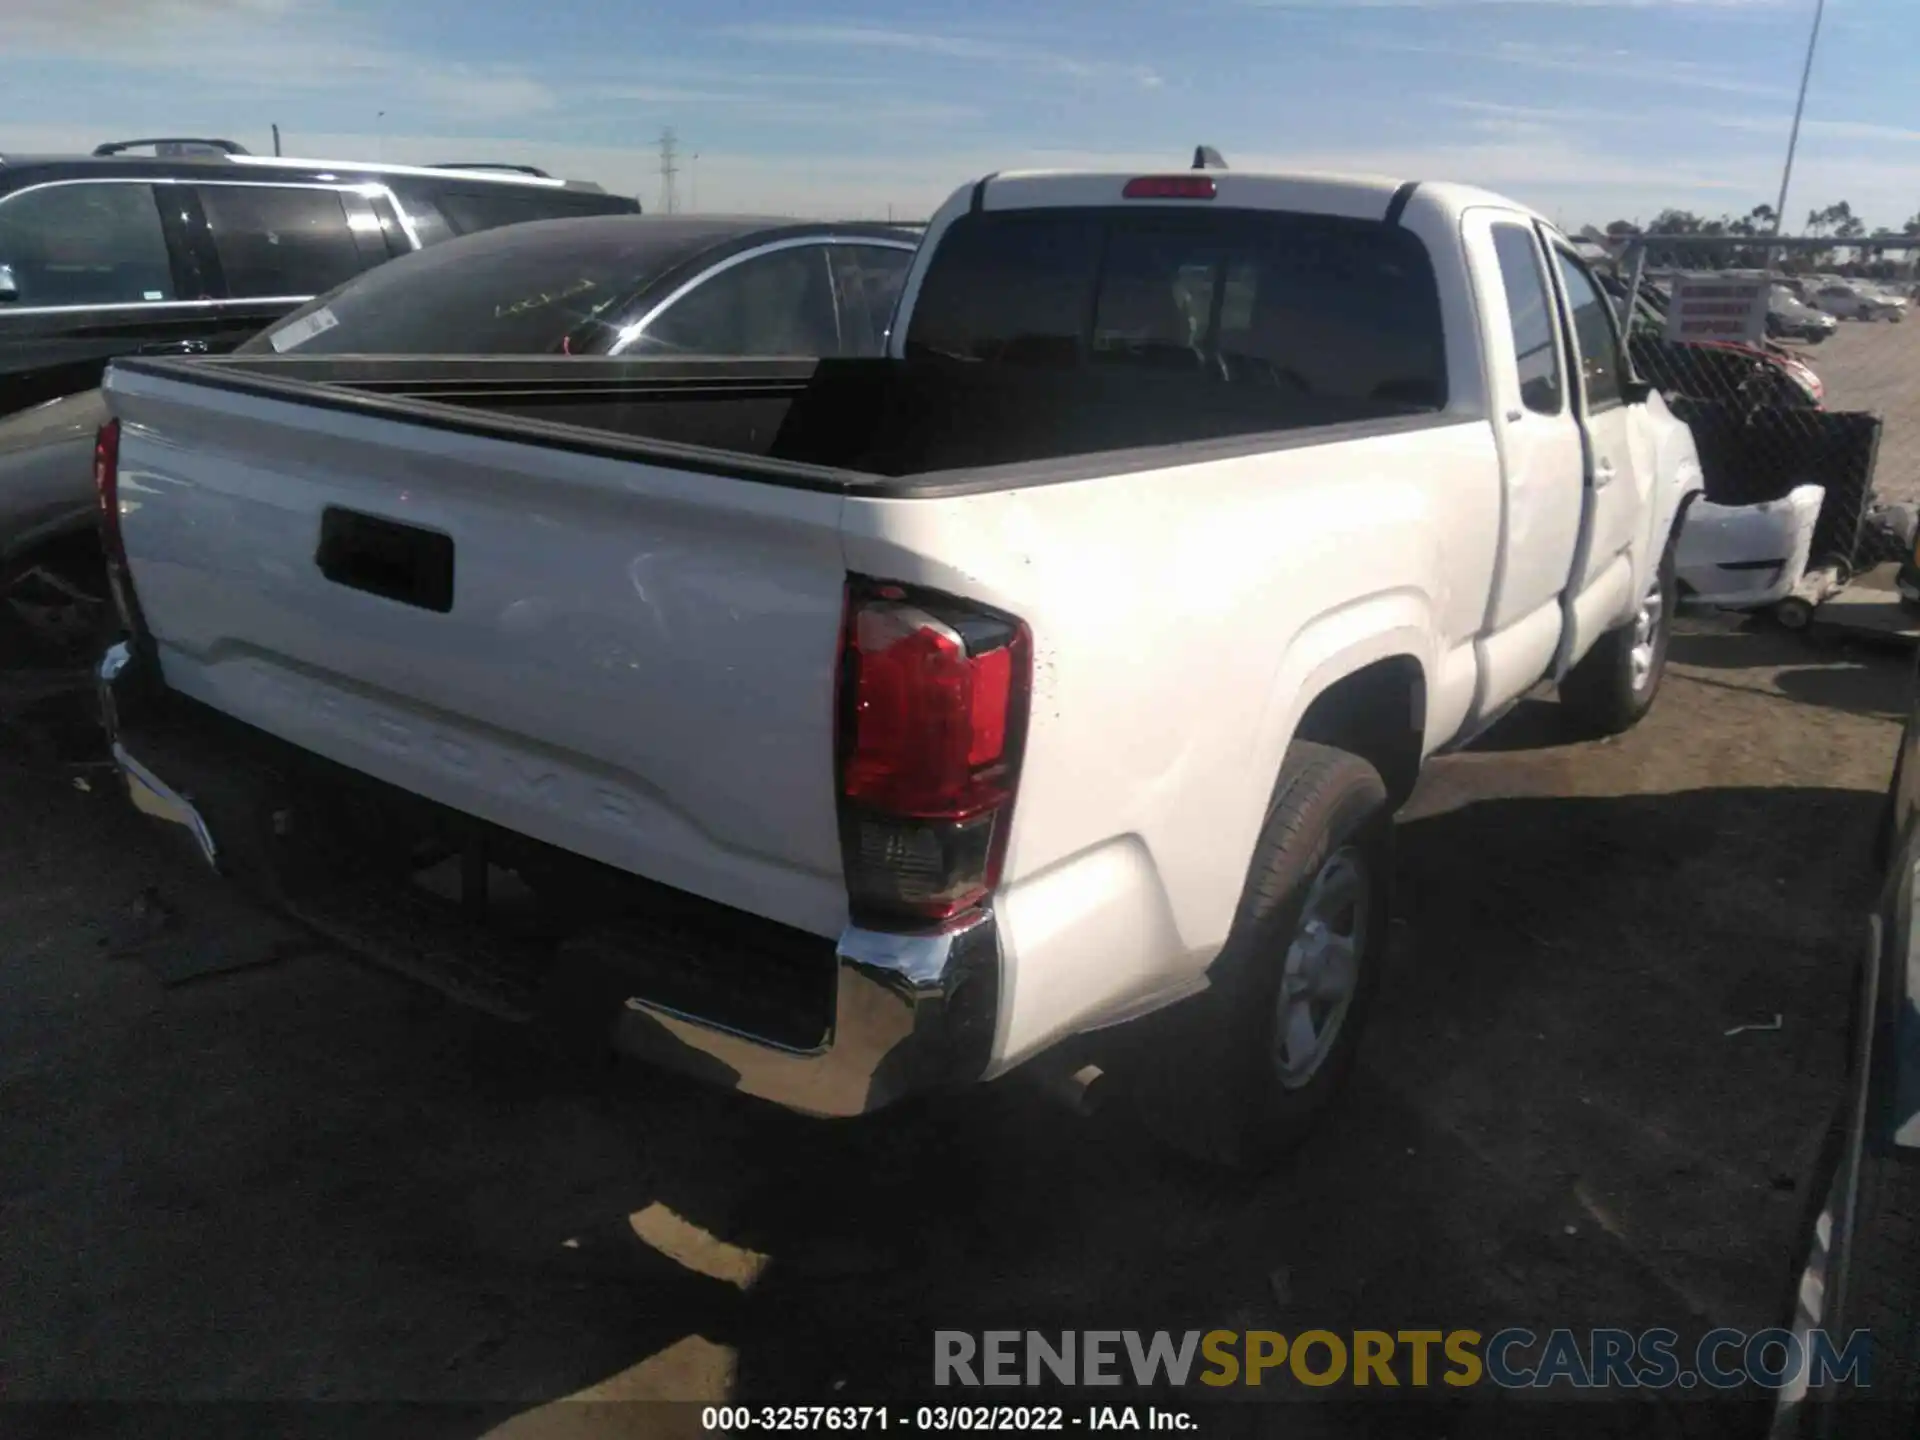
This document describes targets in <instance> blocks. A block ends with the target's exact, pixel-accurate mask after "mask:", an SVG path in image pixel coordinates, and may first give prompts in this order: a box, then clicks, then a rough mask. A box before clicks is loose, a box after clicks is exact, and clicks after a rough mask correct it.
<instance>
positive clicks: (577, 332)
mask: <svg viewBox="0 0 1920 1440" xmlns="http://www.w3.org/2000/svg"><path fill="white" fill-rule="evenodd" d="M717 238H720V237H719V236H718V235H717V234H715V233H708V232H701V231H695V230H683V229H680V228H677V227H676V228H669V227H656V226H651V225H649V224H647V223H646V222H645V220H643V219H642V218H641V217H639V216H634V217H629V218H624V219H607V220H597V219H590V220H583V221H552V222H548V223H545V224H532V225H525V226H508V227H502V228H499V229H494V230H488V231H485V232H483V233H482V234H479V235H472V236H468V237H465V238H463V239H457V240H449V241H447V242H446V243H444V244H441V245H435V246H431V247H430V248H428V249H426V250H422V251H419V252H418V253H416V254H413V255H408V256H406V257H404V258H402V259H399V260H393V261H389V262H388V263H387V264H385V265H381V266H378V267H377V268H375V269H373V270H370V271H368V272H367V273H366V274H364V275H362V276H361V277H360V278H359V279H358V280H356V281H354V282H352V283H351V284H348V285H344V286H342V287H341V288H339V289H337V290H335V291H334V292H333V293H331V294H329V295H323V296H322V297H320V299H318V300H315V301H313V302H312V303H311V304H308V305H305V306H303V307H301V308H300V309H298V310H296V311H294V312H293V313H292V314H291V315H289V316H288V317H287V318H286V319H284V320H282V321H281V322H280V323H279V324H277V325H274V326H273V327H271V328H270V329H268V330H266V331H263V332H262V333H261V334H259V335H257V336H255V337H254V338H253V339H252V340H249V341H248V342H247V343H246V344H245V345H243V346H242V347H241V348H240V353H242V354H259V353H273V352H275V351H280V352H293V353H298V354H301V355H547V354H554V353H557V352H561V351H562V350H563V349H568V350H570V351H571V352H572V353H576V354H591V353H597V351H598V350H599V349H600V348H602V347H603V346H604V344H606V343H608V342H610V341H611V339H612V336H613V334H614V333H615V332H617V329H618V325H617V322H618V319H619V318H620V317H621V316H623V315H625V314H626V312H627V310H628V308H629V302H631V301H632V300H633V299H634V298H635V297H636V295H637V294H638V293H639V292H640V290H641V289H643V288H644V287H645V286H646V285H647V284H648V283H649V282H651V281H653V280H655V279H657V278H658V277H660V276H661V275H663V274H665V273H666V272H668V271H670V270H672V269H673V267H675V266H676V265H679V264H680V263H681V262H682V261H684V260H686V259H689V258H691V256H693V255H696V254H698V253H700V252H701V251H702V250H704V249H706V248H708V247H710V246H711V245H713V244H714V243H716V240H717Z"/></svg>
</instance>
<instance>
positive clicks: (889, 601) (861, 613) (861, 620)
mask: <svg viewBox="0 0 1920 1440" xmlns="http://www.w3.org/2000/svg"><path fill="white" fill-rule="evenodd" d="M1031 673H1032V641H1031V637H1030V636H1029V634H1028V631H1027V627H1026V626H1025V625H1023V624H1021V623H1020V622H1019V621H1017V620H1011V619H1007V618H1005V617H1003V616H999V615H993V614H990V613H987V612H985V611H980V610H977V609H974V608H972V607H970V606H968V605H966V604H965V603H964V602H961V601H957V600H953V599H950V598H948V597H946V596H939V595H927V594H915V595H912V596H909V595H908V593H907V592H906V591H905V590H904V589H902V588H901V587H899V586H895V585H875V584H871V583H868V582H865V581H855V582H853V583H852V584H851V585H850V586H849V587H848V592H847V618H846V626H845V630H844V633H843V636H842V643H841V672H840V686H841V689H840V719H839V760H840V817H841V846H842V852H843V860H844V862H845V867H846V875H847V890H848V895H849V898H850V899H851V901H852V902H853V905H854V908H855V909H856V910H857V911H864V912H878V913H880V914H882V915H886V916H897V917H903V918H911V919H915V920H922V921H924V920H933V921H939V920H945V919H948V918H950V917H951V916H953V915H955V914H957V913H959V912H960V911H962V910H965V909H967V908H968V907H970V906H973V905H976V904H978V903H979V902H980V901H981V900H983V899H984V898H986V896H987V894H988V893H989V892H990V891H991V890H992V889H993V887H994V885H995V884H996V883H997V882H998V880H999V872H1000V863H1001V858H1002V856H1003V854H1004V852H1005V849H1006V838H1007V822H1008V819H1009V816H1010V810H1011V805H1012V800H1013V792H1014V785H1015V781H1016V779H1017V778H1018V772H1019V762H1020V747H1021V743H1022V741H1023V740H1024V738H1025V731H1026V719H1027V696H1028V691H1029V687H1030V683H1031Z"/></svg>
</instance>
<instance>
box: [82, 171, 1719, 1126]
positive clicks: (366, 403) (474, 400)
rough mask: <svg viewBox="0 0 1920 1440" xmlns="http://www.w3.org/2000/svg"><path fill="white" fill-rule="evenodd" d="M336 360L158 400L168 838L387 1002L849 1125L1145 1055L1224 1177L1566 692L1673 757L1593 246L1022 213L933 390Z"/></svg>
mask: <svg viewBox="0 0 1920 1440" xmlns="http://www.w3.org/2000/svg"><path fill="white" fill-rule="evenodd" d="M283 324H284V325H285V326H287V327H290V328H289V332H288V334H287V335H286V336H284V337H280V340H284V344H282V343H280V340H275V341H274V343H273V344H272V345H261V346H257V347H254V348H256V349H258V350H260V351H261V352H262V353H260V354H245V355H240V356H236V357H229V358H222V359H217V360H195V361H178V360H152V359H132V360H125V361H120V362H117V363H116V364H115V365H114V367H113V370H112V372H111V375H110V376H109V379H108V381H107V385H106V390H107V394H108V397H109V403H110V406H111V410H112V414H113V417H114V418H113V420H112V421H111V422H110V423H109V425H108V426H107V427H105V428H104V429H103V431H102V433H101V437H100V442H99V447H98V452H99V453H98V464H97V469H98V480H99V488H100V492H101V498H102V514H103V523H104V525H105V528H106V534H107V541H108V549H109V553H110V556H111V557H112V566H113V569H114V572H115V576H116V588H117V592H118V597H119V600H120V603H121V607H122V613H123V617H124V619H125V622H126V626H127V630H128V638H127V640H126V641H125V642H124V643H123V644H121V645H119V646H116V647H115V648H114V649H113V650H111V651H110V652H109V653H108V655H107V657H106V658H105V660H104V661H103V662H102V665H101V690H102V699H103V704H104V707H105V710H106V713H107V716H108V721H109V726H110V728H111V730H112V733H113V735H114V740H115V744H116V753H117V755H118V758H119V761H120V764H121V766H122V768H123V770H124V773H125V776H126V779H127V782H128V785H129V788H130V791H131V793H132V795H133V797H134V799H135V801H136V803H137V804H139V805H140V806H141V807H142V808H143V809H146V810H148V811H150V812H152V813H154V814H156V815H160V816H163V817H165V818H168V819H172V820H175V821H178V822H180V823H181V824H182V825H183V826H185V827H186V829H187V830H188V831H189V832H190V833H191V834H192V836H193V837H194V839H195V842H196V843H197V845H198V847H199V849H200V850H201V852H202V853H203V854H204V855H205V856H206V858H207V859H208V860H209V861H211V862H212V863H213V864H215V865H216V866H217V867H219V868H221V869H222V870H224V871H228V872H230V873H232V874H234V875H235V876H236V877H237V878H239V879H241V880H243V881H246V882H249V883H252V884H254V885H256V886H258V887H260V888H261V889H262V890H263V891H264V892H265V893H267V894H269V895H270V896H272V897H273V898H274V899H276V900H277V901H278V902H279V903H281V904H283V905H285V906H287V907H288V908H290V909H291V910H292V911H293V912H294V913H295V914H296V915H298V916H300V917H301V918H302V919H304V920H305V921H306V922H307V923H309V924H310V925H313V926H315V927H317V928H319V929H321V930H322V931H324V932H326V933H329V934H332V935H334V936H336V937H338V938H339V939H340V940H342V941H343V942H344V943H345V944H346V945H347V946H348V947H349V948H350V949H351V950H353V951H355V952H357V953H360V954H362V955H367V956H371V957H374V958H376V959H379V960H381V961H384V962H385V963H387V964H389V965H392V966H395V967H398V968H400V969H402V970H405V971H408V972H410V973H412V974H413V975H415V976H417V977H419V978H422V979H424V980H427V981H429V982H430V983H433V984H435V985H438V986H440V987H442V988H443V989H445V990H447V991H449V992H450V993H453V994H456V995H459V996H462V997H464V998H467V999H469V1000H472V1001H475V1002H476V1003H480V1004H485V1005H488V1006H490V1007H491V1008H493V1009H495V1010H498V1011H500V1012H501V1013H504V1014H509V1015H514V1016H520V1017H528V1018H534V1017H544V1018H546V1019H549V1020H554V1021H555V1022H556V1023H562V1024H566V1025H578V1026H581V1027H584V1029H583V1032H582V1033H585V1034H590V1035H593V1036H598V1037H606V1036H611V1037H612V1039H613V1042H614V1043H615V1044H616V1045H617V1046H618V1047H619V1048H620V1049H622V1050H624V1051H627V1052H629V1053H635V1054H640V1055H644V1056H647V1057H650V1058H654V1059H657V1060H660V1061H663V1062H665V1063H667V1064H670V1065H673V1066H676V1067H678V1068H680V1069H683V1070H688V1071H692V1072H693V1073H695V1074H698V1075H701V1076H704V1077H706V1078H709V1079H712V1080H714V1081H716V1082H718V1083H722V1084H726V1085H729V1086H732V1087H735V1088H737V1089H740V1090H743V1091H747V1092H750V1093H753V1094H756V1095H759V1096H763V1097H767V1098H769V1099H772V1100H775V1101H778V1102H781V1103H783V1104H786V1105H788V1106H791V1107H794V1108H796V1109H800V1110H804V1111H808V1112H811V1113H815V1114H822V1115H846V1114H852V1113H858V1112H864V1111H867V1110H871V1109H874V1108H876V1107H879V1106H882V1105H885V1104H887V1103H889V1102H891V1101H893V1100H895V1099H898V1098H900V1097H902V1096H905V1095H908V1094H912V1093H915V1092H920V1091H925V1090H929V1089H934V1088H938V1087H946V1086H951V1085H955V1084H962V1083H966V1082H971V1081H976V1080H980V1079H983V1078H991V1077H994V1076H997V1075H1000V1074H1002V1073H1004V1072H1006V1071H1009V1070H1011V1069H1012V1068H1013V1067H1015V1066H1018V1065H1020V1064H1022V1063H1023V1062H1025V1061H1027V1060H1029V1059H1030V1058H1032V1057H1034V1056H1036V1055H1039V1054H1040V1053H1041V1052H1043V1051H1046V1050H1048V1049H1049V1047H1052V1046H1054V1045H1056V1043H1058V1042H1061V1041H1064V1040H1066V1039H1068V1038H1069V1037H1074V1036H1082V1035H1087V1034H1090V1033H1091V1032H1096V1031H1098V1032H1110V1035H1109V1038H1110V1039H1111V1041H1112V1049H1113V1053H1114V1055H1115V1057H1116V1058H1115V1059H1114V1060H1113V1061H1112V1062H1111V1068H1112V1070H1113V1071H1114V1072H1115V1073H1116V1075H1117V1076H1119V1077H1126V1076H1132V1077H1133V1078H1134V1079H1135V1081H1136V1084H1137V1088H1138V1092H1139V1094H1140V1095H1141V1097H1142V1101H1143V1106H1144V1108H1145V1110H1146V1112H1147V1114H1148V1116H1149V1118H1150V1119H1152V1120H1153V1121H1154V1123H1155V1125H1156V1128H1159V1129H1161V1130H1163V1131H1165V1132H1167V1133H1168V1134H1169V1136H1170V1138H1172V1139H1174V1140H1175V1141H1177V1142H1180V1143H1183V1144H1186V1145H1188V1146H1190V1147H1192V1148H1196V1149H1201V1150H1204V1151H1205V1152H1207V1153H1209V1154H1212V1155H1216V1156H1219V1157H1221V1158H1225V1159H1229V1160H1252V1159H1257V1158H1260V1157H1263V1156H1268V1155H1272V1154H1274V1153H1277V1152H1278V1151H1279V1150H1281V1149H1283V1148H1284V1147H1285V1146H1286V1145H1287V1144H1288V1143H1289V1142H1290V1141H1292V1140H1293V1139H1295V1138H1296V1137H1298V1136H1299V1135H1300V1134H1301V1133H1302V1131H1303V1129H1304V1127H1305V1126H1306V1125H1307V1123H1308V1122H1309V1121H1310V1120H1311V1119H1312V1117H1313V1116H1314V1115H1315V1114H1316V1112H1318V1111H1319V1110H1321V1109H1322V1108H1323V1107H1324V1105H1325V1104H1326V1102H1327V1100H1328V1098H1329V1095H1330V1094H1331V1093H1332V1092H1333V1090H1334V1089H1335V1088H1336V1087H1337V1085H1338V1083H1339V1081H1340V1078H1341V1076H1342V1074H1343V1072H1344V1071H1346V1070H1347V1068H1348V1067H1349V1065H1350V1062H1351V1060H1352V1057H1353V1053H1354V1046H1355V1041H1356V1038H1357V1035H1358V1033H1359V1030H1360V1025H1361V1022H1362V1020H1363V1018H1364V1014H1365V1011H1366V1009H1367V1007H1368V1004H1369V1001H1370V999H1371V996H1372V994H1373V992H1374V989H1375V982H1376V981H1377V979H1378V974H1379V970H1380V966H1381V957H1382V953H1383V949H1384V942H1385V938H1386V929H1387V923H1386V922H1387V918H1388V910H1387V903H1388V884H1389V878H1390V875H1389V868H1390V851H1389V841H1390V830H1391V821H1392V815H1393V812H1394V810H1395V809H1396V807H1397V806H1398V805H1399V804H1400V803H1401V802H1402V801H1403V800H1404V799H1405V798H1406V797H1407V795H1408V794H1409V792H1410V791H1411V790H1412V788H1413V785H1414V782H1415V780H1416V778H1417V776H1418V774H1419V772H1420V769H1421V765H1422V763H1423V762H1424V760H1425V759H1426V758H1427V757H1428V756H1429V755H1432V754H1434V753H1436V752H1438V751H1441V750H1444V749H1447V748H1449V747H1454V746H1458V745H1461V744H1464V743H1466V742H1467V741H1468V740H1470V739H1472V738H1473V737H1474V736H1475V735H1476V734H1478V733H1479V732H1480V731H1481V730H1483V729H1484V728H1485V727H1486V726H1487V725H1489V724H1490V723H1491V722H1492V721H1493V720H1494V719H1496V718H1497V717H1498V716H1499V715H1500V714H1501V712H1502V711H1503V710H1504V709H1505V708H1506V707H1508V706H1509V705H1510V704H1512V703H1513V702H1514V701H1515V700H1516V699H1517V698H1519V697H1521V696H1522V695H1523V694H1525V693H1526V692H1527V691H1528V690H1529V689H1531V688H1532V687H1534V686H1535V685H1537V684H1538V683H1539V682H1541V681H1542V680H1547V679H1553V680H1558V681H1559V682H1560V693H1561V697H1562V701H1563V703H1564V704H1565V705H1566V707H1567V708H1568V709H1569V710H1571V711H1574V712H1576V713H1577V716H1578V718H1579V720H1580V721H1581V723H1583V724H1584V725H1586V726H1588V727H1590V729H1595V730H1602V731H1618V730H1623V729H1625V728H1626V727H1628V726H1630V725H1632V724H1633V723H1634V722H1635V721H1636V720H1637V719H1638V718H1639V717H1640V716H1641V715H1642V714H1644V713H1645V711H1646V709H1647V707H1648V706H1649V705H1650V704H1651V703H1652V701H1653V698H1654V694H1655V691H1656V690H1657V688H1658V686H1659V683H1660V677H1661V671H1662V665H1663V661H1664V658H1665V651H1666V643H1667V635H1668V632H1669V620H1670V616H1671V614H1672V610H1673V602H1674V598H1675V596H1674V580H1673V570H1672V547H1673V537H1674V535H1675V533H1676V531H1677V529H1678V527H1679V525H1680V523H1681V521H1682V518H1683V515H1684V512H1685V509H1686V506H1687V504H1688V503H1689V501H1690V500H1691V498H1692V497H1693V496H1694V495H1695V494H1696V493H1698V491H1699V488H1700V484H1701V480H1700V470H1699V465H1698V463H1697V459H1696V455H1695V451H1694V447H1693V441H1692V437H1691V435H1690V434H1689V432H1688V431H1687V429H1686V427H1685V426H1684V425H1682V424H1680V423H1679V422H1677V421H1676V420H1674V419H1673V418H1672V416H1670V415H1669V413H1668V412H1667V410H1666V408H1665V407H1664V405H1663V404H1662V402H1661V400H1660V399H1659V397H1658V396H1657V395H1655V394H1654V393H1652V391H1651V390H1650V388H1649V387H1648V386H1647V385H1645V384H1643V383H1641V382H1640V381H1638V380H1637V379H1636V378H1635V377H1634V375H1633V374H1632V372H1631V369H1630V366H1629V364H1628V362H1627V360H1626V359H1625V358H1624V356H1623V354H1622V349H1621V344H1620V337H1619V335H1618V333H1617V331H1616V324H1615V315H1614V310H1613V307H1612V306H1611V305H1610V304H1609V303H1608V302H1607V299H1606V297H1605V295H1604V294H1603V293H1602V292H1601V291H1600V290H1599V288H1598V287H1597V286H1596V285H1595V283H1594V281H1593V279H1592V278H1591V276H1590V275H1589V273H1588V271H1587V269H1586V267H1585V265H1584V264H1583V263H1582V262H1581V261H1580V259H1579V258H1578V257H1577V256H1576V255H1575V254H1574V252H1573V250H1572V248H1571V247H1570V246H1569V244H1568V242H1567V241H1566V240H1565V239H1564V238H1563V237H1562V236H1560V235H1559V234H1557V233H1556V232H1555V231H1554V230H1553V229H1552V228H1551V227H1550V226H1549V225H1548V224H1547V223H1546V222H1545V221H1543V220H1542V219H1541V218H1540V217H1539V216H1538V215H1536V214H1533V213H1532V212H1530V211H1528V210H1526V209H1524V208H1523V207H1520V206H1518V205H1515V204H1513V203H1512V202H1510V201H1507V200H1504V199H1501V198H1500V197H1498V196H1496V195H1492V194H1487V193H1484V192H1481V191H1478V190H1472V189H1466V188H1463V187H1459V186H1455V185H1446V184H1429V183H1409V184H1400V185H1396V184H1395V183H1394V182H1392V181H1386V180H1371V179H1347V178H1334V177H1316V176H1305V175H1260V174H1252V173H1241V172H1221V171H1204V172H1203V171H1193V172H1184V173H1175V174H1168V175H1147V176H1130V175H1100V174H1039V173H1034V174H1003V175H995V176H990V177H988V178H987V179H984V180H982V181H980V182H979V183H978V184H974V185H970V186H967V187H966V188H964V189H962V190H961V191H959V192H958V193H957V194H956V195H955V196H954V197H953V199H952V200H951V201H949V202H948V203H947V205H946V206H945V207H944V208H943V209H942V210H941V211H940V212H939V214H938V215H937V217H936V218H935V219H934V220H933V222H932V224H931V226H930V227H929V229H928V232H927V236H926V240H925V243H924V244H923V246H922V247H921V249H920V251H919V253H918V255H917V257H916V259H915V262H914V265H913V268H912V270H911V271H910V272H909V274H908V277H907V281H906V285H905V289H904V291H903V293H902V297H901V300H900V305H899V309H898V312H897V314H896V317H895V323H894V327H893V330H892V334H891V339H890V342H889V345H890V349H889V354H888V356H887V358H884V359H875V360H845V361H840V360H827V361H821V362H796V361H782V360H777V359H776V360H766V361H757V360H746V361H701V360H697V359H695V360H687V359H675V360H667V359H658V358H653V359H645V358H633V357H630V356H629V357H622V358H617V359H578V358H572V359H570V358H564V357H556V358H552V359H533V360H524V359H523V360H500V361H481V360H451V361H450V360H447V359H444V358H443V359H436V360H426V359H418V358H416V359H407V358H402V359H389V360H382V359H376V358H371V357H368V358H355V357H352V356H338V355H330V356H328V357H307V358H305V359H303V358H302V357H301V355H300V350H299V344H300V337H301V335H303V334H308V333H317V331H318V329H322V328H325V326H324V322H321V323H320V324H318V325H316V324H315V323H314V322H312V321H310V320H308V319H307V318H305V317H304V316H303V315H302V314H301V313H299V312H296V314H295V315H294V316H292V317H290V318H289V319H288V320H287V321H285V322H283ZM303 326H304V327H305V328H304V329H302V328H301V327H303ZM269 339H273V336H272V335H271V334H270V336H269ZM336 348H337V347H336ZM279 352H284V353H279ZM1123 1022H1131V1023H1123ZM1196 1098H1199V1099H1203V1100H1204V1101H1205V1102H1206V1103H1204V1104H1198V1105H1196V1104H1194V1103H1192V1102H1193V1101H1194V1100H1195V1099H1196ZM1196 1117H1200V1118H1196Z"/></svg>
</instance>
